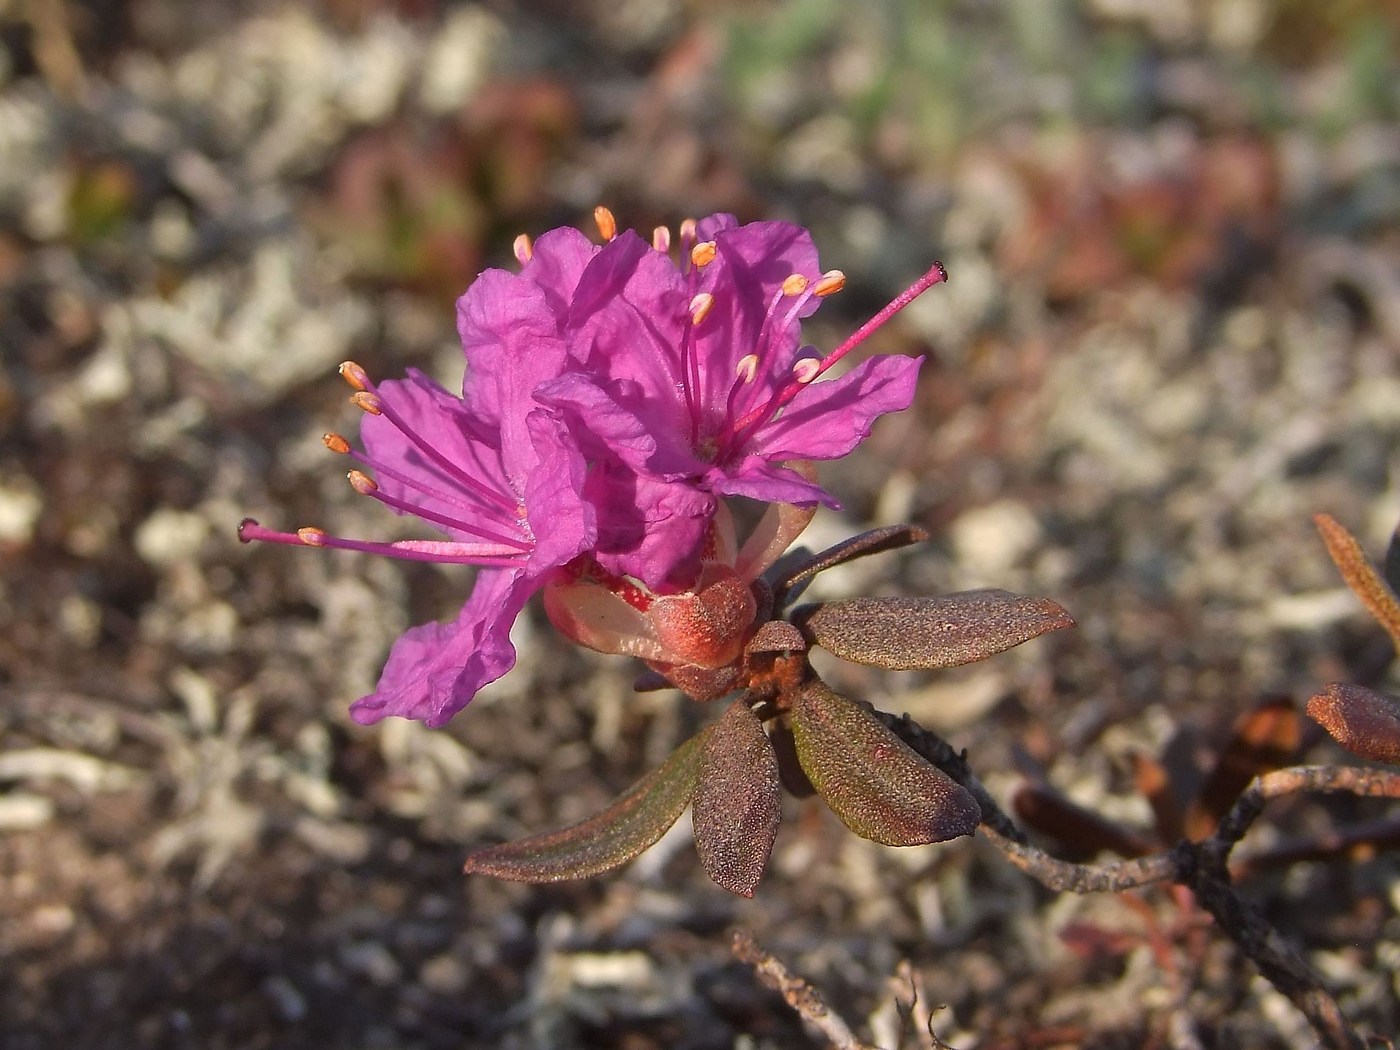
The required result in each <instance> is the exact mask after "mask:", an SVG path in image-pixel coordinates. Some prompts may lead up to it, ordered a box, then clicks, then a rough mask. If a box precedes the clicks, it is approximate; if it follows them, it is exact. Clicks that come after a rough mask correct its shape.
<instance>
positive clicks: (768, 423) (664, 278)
mask: <svg viewBox="0 0 1400 1050" xmlns="http://www.w3.org/2000/svg"><path fill="white" fill-rule="evenodd" d="M603 214H604V216H605V218H604V219H603V220H601V221H600V226H601V227H603V228H604V231H605V236H606V235H608V234H609V233H611V232H612V223H611V217H610V216H607V215H606V212H604V213H603ZM669 247H670V237H669V235H668V234H667V233H666V231H665V230H664V228H663V229H661V230H658V231H657V234H656V235H655V236H654V238H653V241H652V243H651V244H647V243H646V242H644V241H643V240H642V239H641V238H640V237H638V236H637V235H636V234H635V233H632V232H630V231H629V232H626V233H622V234H617V235H615V236H611V237H610V239H609V240H608V242H607V243H606V244H605V245H604V246H603V247H601V248H598V249H595V250H594V255H593V257H592V258H591V259H590V260H589V262H588V264H587V266H586V267H584V268H583V269H582V270H581V271H580V273H579V278H578V284H577V287H576V288H575V290H574V292H573V295H572V297H571V304H570V309H569V314H568V321H567V325H566V329H565V333H566V340H567V342H568V347H569V353H570V355H571V356H573V357H574V358H575V359H576V360H577V361H578V363H579V365H580V366H581V367H577V368H569V369H566V370H565V371H563V372H562V373H561V375H560V376H559V378H558V379H556V380H553V381H551V382H549V383H546V384H545V385H544V387H543V388H542V389H541V391H540V396H541V398H542V399H543V400H546V401H551V402H553V403H555V404H559V405H561V406H564V405H567V406H571V407H572V408H573V409H574V411H575V412H576V413H577V415H578V416H579V417H581V418H583V419H586V420H587V421H588V427H589V428H590V429H592V430H593V431H594V432H596V433H599V434H600V435H606V436H607V437H609V438H614V437H615V436H623V437H624V438H625V440H616V441H615V443H614V446H613V447H614V448H615V450H616V453H617V455H618V456H619V457H620V458H621V459H623V460H624V461H625V463H626V464H627V465H628V466H629V467H631V468H633V469H634V471H635V472H636V474H637V475H639V476H641V477H645V478H659V479H662V480H664V481H666V482H668V483H681V484H684V485H686V486H687V487H690V488H692V489H693V490H694V491H696V492H701V493H707V494H709V495H710V496H711V497H712V498H713V497H720V496H747V497H751V498H753V499H757V500H762V501H765V502H781V503H804V502H809V503H815V502H823V503H827V504H829V505H832V506H836V505H837V504H836V501H835V500H834V499H832V498H831V497H830V495H829V494H828V493H827V492H826V491H825V490H824V489H822V488H820V487H819V486H818V485H816V484H815V483H814V482H813V481H811V480H809V479H808V478H804V477H802V476H801V474H800V473H798V472H797V471H795V470H794V469H793V468H792V463H793V461H802V460H819V459H835V458H838V457H840V456H844V455H846V454H847V453H848V452H850V451H851V450H852V449H853V448H854V447H855V446H856V445H857V444H858V443H859V442H860V441H861V440H862V439H863V438H864V437H866V436H867V435H868V434H869V433H870V428H871V425H872V423H873V422H874V420H875V419H876V418H877V417H879V416H880V415H883V414H884V413H886V412H892V411H897V410H900V409H903V408H907V407H908V405H909V403H910V401H911V400H912V399H913V395H914V384H915V381H916V380H917V377H918V371H919V365H920V363H921V362H920V360H919V359H917V358H909V357H903V356H894V355H891V356H883V357H876V358H872V359H870V360H868V361H865V362H864V363H862V364H861V365H859V366H857V367H856V368H854V369H852V370H851V371H850V372H849V373H847V374H846V375H844V376H842V377H840V378H839V379H835V380H831V381H828V382H821V383H815V382H813V381H814V380H816V379H817V378H818V377H819V376H821V375H822V374H823V373H825V372H826V371H827V370H828V369H830V368H831V367H832V366H833V365H834V364H836V362H838V361H839V360H841V358H843V357H844V356H845V355H846V354H847V353H849V352H850V351H851V350H852V349H853V348H854V347H855V346H856V345H857V344H859V343H860V342H861V341H862V340H863V339H864V338H865V337H866V336H867V335H869V333H870V332H871V331H873V330H874V329H875V328H876V327H878V326H879V325H881V324H883V323H884V321H885V320H887V319H888V317H889V316H891V315H892V314H893V313H895V312H896V311H897V310H899V309H902V308H903V307H904V306H905V305H907V304H908V303H909V302H910V301H912V300H913V299H914V298H915V297H916V296H918V295H919V294H921V293H922V292H923V291H925V290H926V289H927V288H929V287H931V286H932V285H934V284H936V283H937V282H939V281H941V280H944V279H945V277H946V275H945V273H944V271H943V269H942V267H941V266H935V267H934V268H933V269H931V270H930V271H929V272H928V273H926V274H925V275H924V276H923V278H921V279H920V281H919V282H917V283H916V284H915V285H914V286H913V287H911V288H910V289H909V290H908V291H906V292H905V293H904V294H903V295H901V296H900V297H899V298H898V299H896V300H895V301H894V302H893V303H891V304H890V305H889V306H888V307H886V308H885V310H883V311H882V312H881V313H880V314H879V315H877V317H875V318H874V319H872V321H871V322H870V323H868V324H867V325H865V326H863V327H862V328H861V329H860V330H859V331H857V332H856V333H855V334H854V335H853V336H852V337H851V338H850V339H848V340H847V341H846V342H845V343H843V344H842V345H841V346H839V347H838V348H837V349H836V350H834V351H832V352H831V353H830V354H827V355H822V354H821V353H819V352H818V351H816V350H815V349H813V348H812V347H807V346H802V345H801V343H800V332H799V325H800V321H801V320H802V318H804V317H807V316H809V315H810V314H811V313H812V312H813V311H815V310H816V308H817V306H818V305H819V304H820V302H821V300H822V299H823V298H824V297H825V296H827V295H830V294H831V293H833V292H835V291H837V290H839V289H840V288H841V287H842V286H843V285H844V283H845V278H844V276H843V275H842V274H841V273H840V272H839V271H830V272H828V273H825V274H823V273H821V272H820V271H819V269H818V266H817V255H816V250H815V248H814V247H813V245H812V241H811V237H810V235H809V234H808V233H807V231H806V230H803V229H801V228H800V227H797V226H792V225H790V224H788V223H782V222H757V223H750V224H748V225H745V226H740V225H738V224H737V222H736V221H735V219H734V218H733V216H729V215H715V216H711V217H710V218H707V219H704V220H702V221H701V222H699V223H697V224H694V225H693V226H689V225H687V226H685V227H682V233H681V238H680V262H679V265H678V264H677V263H676V262H675V261H673V259H672V257H671V255H670V252H669ZM628 480H629V481H630V480H631V479H630V478H629V479H628ZM677 524H681V522H680V520H679V519H677V518H674V517H672V518H670V519H668V520H665V521H661V522H658V523H657V524H656V526H655V527H654V528H653V530H652V532H653V537H654V538H655V539H657V540H659V539H660V538H661V537H662V536H664V535H666V533H667V532H668V531H669V530H670V529H671V528H672V527H674V526H675V525H677ZM670 547H671V548H672V549H673V550H678V551H687V550H693V549H694V543H693V538H692V535H690V534H687V535H685V536H682V537H680V538H679V542H674V543H671V544H670ZM604 564H605V565H606V566H607V567H608V568H609V569H612V570H614V571H618V572H622V573H625V574H629V575H632V576H636V577H638V578H642V579H645V580H646V582H648V583H650V584H655V583H657V582H658V581H657V580H655V579H654V578H652V577H648V576H646V575H645V572H647V571H651V572H652V573H653V574H654V572H655V570H656V569H657V568H658V566H657V565H656V564H655V563H654V562H652V563H649V564H642V565H639V564H637V563H636V561H635V559H634V560H632V561H628V560H627V559H626V558H622V559H616V560H614V562H612V563H609V562H607V561H606V560H605V561H604ZM670 568H681V569H683V568H684V566H683V565H682V564H681V563H679V562H678V563H677V566H674V567H670Z"/></svg>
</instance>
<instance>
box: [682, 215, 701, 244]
mask: <svg viewBox="0 0 1400 1050" xmlns="http://www.w3.org/2000/svg"><path fill="white" fill-rule="evenodd" d="M696 225H697V223H696V222H695V220H694V219H682V220H681V243H682V244H694V243H695V238H696V237H697V236H698V235H697V234H696V232H695V227H696Z"/></svg>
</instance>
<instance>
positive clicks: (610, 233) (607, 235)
mask: <svg viewBox="0 0 1400 1050" xmlns="http://www.w3.org/2000/svg"><path fill="white" fill-rule="evenodd" d="M593 221H594V222H595V223H597V224H598V233H599V234H600V235H601V236H602V238H603V240H605V241H610V240H612V239H613V238H614V237H616V236H617V219H616V218H614V217H613V213H612V212H610V211H609V210H608V209H607V208H605V207H603V206H602V205H601V204H600V205H598V207H596V208H594V209H593Z"/></svg>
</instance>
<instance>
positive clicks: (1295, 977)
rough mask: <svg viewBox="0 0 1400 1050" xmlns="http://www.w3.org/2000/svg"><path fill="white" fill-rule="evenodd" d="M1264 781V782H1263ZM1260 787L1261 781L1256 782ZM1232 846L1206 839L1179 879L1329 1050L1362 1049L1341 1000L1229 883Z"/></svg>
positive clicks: (1190, 850)
mask: <svg viewBox="0 0 1400 1050" xmlns="http://www.w3.org/2000/svg"><path fill="white" fill-rule="evenodd" d="M1261 779H1262V778H1261ZM1256 783H1258V781H1257V780H1256ZM1229 849H1230V844H1229V843H1225V842H1222V841H1221V840H1219V839H1207V840H1206V841H1205V842H1203V843H1201V844H1200V845H1199V846H1195V847H1191V846H1190V845H1189V844H1188V845H1187V848H1186V849H1185V850H1184V855H1185V857H1186V859H1187V860H1188V861H1190V862H1192V863H1191V864H1190V866H1189V867H1188V868H1187V870H1186V871H1185V872H1183V877H1181V878H1180V879H1178V881H1180V882H1182V883H1184V884H1185V885H1186V886H1188V887H1190V889H1191V892H1192V893H1193V894H1195V896H1196V900H1197V901H1198V902H1199V903H1200V905H1201V907H1203V908H1204V909H1205V910H1206V911H1208V912H1210V914H1211V917H1212V918H1214V919H1215V922H1216V925H1218V926H1219V927H1220V928H1221V929H1222V930H1223V931H1224V932H1225V934H1226V935H1227V936H1228V937H1229V938H1230V939H1231V940H1232V941H1234V942H1235V943H1236V944H1237V945H1239V947H1240V950H1241V951H1243V952H1244V953H1245V955H1246V956H1248V957H1249V960H1250V961H1251V962H1252V963H1254V965H1255V966H1256V967H1258V968H1259V972H1260V973H1262V974H1263V975H1264V977H1265V978H1267V979H1268V981H1269V983H1270V984H1272V985H1273V986H1274V987H1275V988H1277V989H1278V990H1279V991H1280V992H1282V993H1283V994H1284V995H1286V996H1287V997H1288V998H1289V1000H1291V1001H1292V1003H1293V1005H1294V1006H1296V1007H1297V1008H1298V1009H1299V1010H1301V1011H1302V1013H1303V1016H1305V1017H1306V1018H1307V1019H1308V1023H1309V1024H1311V1025H1312V1027H1313V1031H1315V1032H1316V1033H1317V1034H1318V1036H1320V1037H1321V1039H1322V1043H1323V1045H1324V1046H1325V1047H1328V1048H1329V1050H1364V1047H1365V1045H1366V1044H1365V1042H1364V1041H1363V1040H1362V1038H1361V1036H1360V1035H1358V1034H1357V1033H1356V1031H1355V1030H1354V1029H1353V1028H1352V1027H1351V1025H1350V1024H1348V1023H1347V1019H1346V1017H1345V1016H1343V1014H1342V1009H1341V1007H1340V1006H1338V1005H1337V1000H1336V999H1334V998H1332V995H1331V993H1330V992H1328V991H1327V989H1326V988H1324V987H1323V986H1322V982H1320V981H1319V980H1318V979H1317V977H1316V976H1314V974H1313V972H1312V970H1311V969H1309V968H1308V964H1307V963H1306V962H1304V961H1303V959H1302V957H1301V956H1299V955H1298V953H1297V952H1295V951H1294V950H1293V949H1292V948H1291V947H1289V945H1288V944H1287V943H1285V942H1284V940H1283V938H1282V937H1281V936H1279V934H1278V931H1276V930H1275V929H1274V928H1273V927H1272V926H1270V925H1269V924H1268V922H1267V921H1266V920H1265V919H1264V916H1263V915H1262V914H1261V913H1260V911H1259V909H1258V908H1256V907H1254V905H1252V904H1250V903H1249V902H1247V901H1246V900H1244V898H1242V897H1241V896H1240V895H1239V894H1238V893H1236V892H1235V891H1234V888H1233V887H1232V886H1231V884H1230V870H1229V868H1228V867H1227V866H1226V863H1225V861H1226V858H1227V857H1228V855H1229Z"/></svg>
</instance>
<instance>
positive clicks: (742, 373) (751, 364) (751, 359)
mask: <svg viewBox="0 0 1400 1050" xmlns="http://www.w3.org/2000/svg"><path fill="white" fill-rule="evenodd" d="M734 374H735V375H737V376H738V377H739V382H741V383H752V382H753V377H754V376H756V375H757V374H758V355H757V354H746V355H744V356H743V357H741V358H739V364H738V367H736V368H735V369H734Z"/></svg>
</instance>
